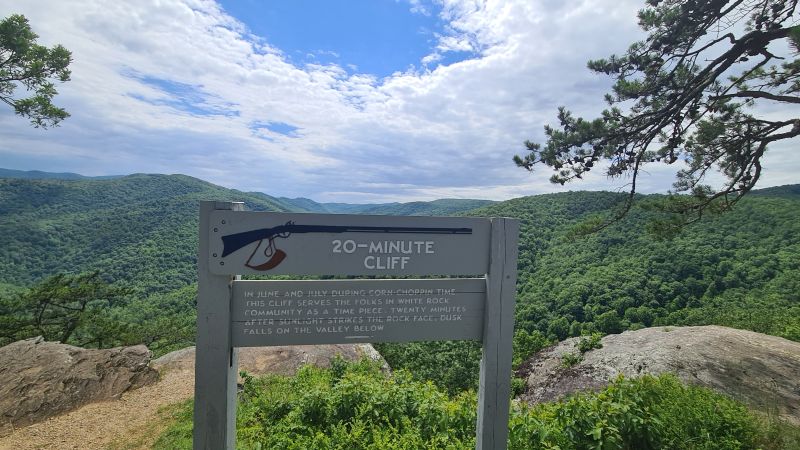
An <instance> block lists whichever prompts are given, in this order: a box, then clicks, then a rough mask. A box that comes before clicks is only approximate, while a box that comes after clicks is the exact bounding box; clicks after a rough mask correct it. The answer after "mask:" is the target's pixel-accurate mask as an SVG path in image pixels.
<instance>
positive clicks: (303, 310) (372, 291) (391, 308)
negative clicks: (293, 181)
mask: <svg viewBox="0 0 800 450" xmlns="http://www.w3.org/2000/svg"><path fill="white" fill-rule="evenodd" d="M518 233H519V224H518V222H517V221H516V220H514V219H504V218H494V219H481V218H461V217H390V216H361V215H334V214H287V213H266V212H244V211H243V204H241V203H228V202H201V205H200V230H199V234H200V241H199V242H200V245H199V253H198V294H197V351H196V360H195V403H194V436H193V446H194V449H195V450H199V449H205V450H217V449H226V450H233V449H235V448H236V381H237V369H238V361H237V348H238V347H247V346H268V345H299V344H331V343H347V342H353V343H354V342H408V341H418V340H456V339H480V340H481V341H482V343H483V356H482V358H481V367H480V387H479V391H478V421H477V427H476V448H477V449H479V450H489V449H492V450H497V449H499V450H503V449H505V448H506V447H507V442H506V441H507V439H508V412H509V403H510V393H511V340H512V334H513V328H514V295H515V292H516V278H517V277H516V267H517V235H518ZM244 273H248V274H267V275H272V274H276V275H277V274H296V275H372V276H375V275H377V276H389V275H461V276H463V275H480V276H482V278H455V279H360V280H313V281H312V280H302V281H300V280H286V281H241V280H239V277H238V275H239V274H244Z"/></svg>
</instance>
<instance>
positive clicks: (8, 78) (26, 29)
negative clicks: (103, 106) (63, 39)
mask: <svg viewBox="0 0 800 450" xmlns="http://www.w3.org/2000/svg"><path fill="white" fill-rule="evenodd" d="M38 38H39V36H38V35H37V34H36V33H34V32H33V30H31V27H30V25H29V24H28V19H26V18H25V16H22V15H19V14H14V15H11V16H9V17H7V18H5V19H3V20H2V21H0V101H2V102H3V103H6V104H7V105H9V106H11V107H12V108H13V109H14V112H15V113H16V114H18V115H20V116H22V117H27V118H29V119H30V121H31V124H33V126H34V127H37V128H39V127H42V128H47V127H48V126H56V125H58V123H59V122H61V121H62V120H64V119H65V118H67V117H69V113H67V111H65V110H64V109H63V108H59V107H57V106H55V105H53V103H52V100H53V97H54V96H55V95H56V94H57V93H58V91H56V88H55V84H54V82H55V81H59V82H62V83H63V82H65V81H69V77H70V71H69V69H67V67H68V66H69V63H70V62H71V61H72V55H71V53H70V52H69V50H67V49H66V48H64V47H62V46H61V45H56V46H54V47H53V48H47V47H45V46H42V45H39V44H37V43H36V40H37V39H38ZM20 86H22V87H23V88H25V91H27V92H29V93H30V94H31V95H30V96H29V97H16V96H15V91H16V90H17V88H18V87H20Z"/></svg>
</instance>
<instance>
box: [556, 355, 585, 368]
mask: <svg viewBox="0 0 800 450" xmlns="http://www.w3.org/2000/svg"><path fill="white" fill-rule="evenodd" d="M581 361H583V355H582V354H580V353H577V352H573V353H564V354H563V355H561V367H564V368H570V367H573V366H576V365H578V363H580V362H581Z"/></svg>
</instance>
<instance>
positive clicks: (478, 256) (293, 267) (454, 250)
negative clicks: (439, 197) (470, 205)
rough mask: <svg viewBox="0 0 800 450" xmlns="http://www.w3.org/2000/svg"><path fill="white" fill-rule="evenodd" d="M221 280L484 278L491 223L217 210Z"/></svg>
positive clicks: (214, 245) (213, 245)
mask: <svg viewBox="0 0 800 450" xmlns="http://www.w3.org/2000/svg"><path fill="white" fill-rule="evenodd" d="M209 226H210V228H211V229H210V233H209V236H210V242H209V243H208V244H209V249H210V254H209V258H210V260H209V264H210V268H211V271H212V272H213V273H216V274H220V275H228V274H231V275H235V274H268V275H280V274H291V275H483V274H485V273H486V272H487V270H488V268H489V232H490V229H491V222H490V221H489V219H478V218H465V217H390V216H361V215H344V214H289V213H270V212H239V211H214V212H213V213H211V220H210V224H209Z"/></svg>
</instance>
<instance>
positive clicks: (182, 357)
mask: <svg viewBox="0 0 800 450" xmlns="http://www.w3.org/2000/svg"><path fill="white" fill-rule="evenodd" d="M194 353H195V348H194V347H187V348H184V349H182V350H177V351H174V352H172V353H168V354H166V355H164V356H162V357H160V358H158V359H155V360H153V363H152V367H153V368H155V369H156V370H159V371H162V370H184V371H193V370H194ZM336 355H340V356H341V357H342V358H344V359H345V360H347V361H356V360H358V359H361V358H363V357H366V358H370V359H372V360H374V361H380V362H381V364H382V365H383V366H384V368H387V369H388V365H386V362H385V361H384V360H383V357H382V356H381V355H380V353H378V351H377V350H375V348H373V347H372V346H371V345H369V344H331V345H295V346H276V347H244V348H240V349H239V371H246V372H248V373H250V374H252V375H263V374H267V373H275V374H280V375H294V374H295V373H296V372H297V369H299V368H300V367H301V366H303V365H304V364H312V365H315V366H320V367H329V366H330V363H331V359H332V358H333V357H334V356H336Z"/></svg>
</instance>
